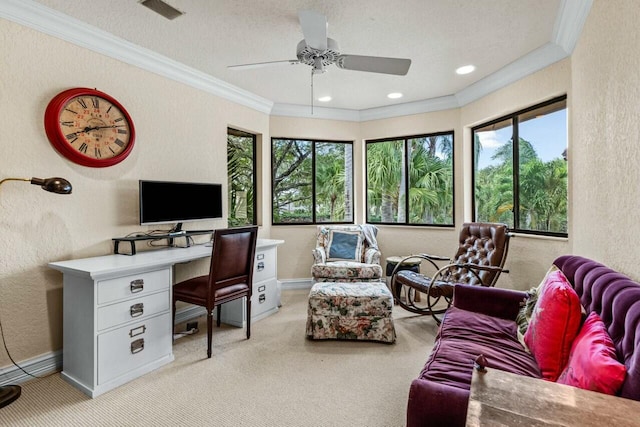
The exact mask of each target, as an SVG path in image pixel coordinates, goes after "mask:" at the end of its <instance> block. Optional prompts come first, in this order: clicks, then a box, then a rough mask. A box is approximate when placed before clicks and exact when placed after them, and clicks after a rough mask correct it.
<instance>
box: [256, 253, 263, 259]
mask: <svg viewBox="0 0 640 427" xmlns="http://www.w3.org/2000/svg"><path fill="white" fill-rule="evenodd" d="M256 259H257V260H261V259H264V254H258V255H256Z"/></svg>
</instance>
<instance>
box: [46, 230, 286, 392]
mask: <svg viewBox="0 0 640 427" xmlns="http://www.w3.org/2000/svg"><path fill="white" fill-rule="evenodd" d="M282 243H284V241H283V240H270V239H258V241H257V244H256V261H255V263H254V264H255V270H254V280H253V287H254V290H253V296H252V301H251V302H252V304H251V305H252V310H251V311H252V316H251V318H252V320H257V319H260V318H262V317H264V316H267V315H269V314H272V313H274V312H276V311H278V306H279V304H280V298H279V287H278V282H277V268H276V266H277V256H276V248H277V246H278V245H280V244H282ZM211 250H212V248H211V247H207V246H204V245H198V246H192V247H189V248H169V249H157V250H151V251H145V252H140V253H137V254H136V255H134V256H126V255H106V256H99V257H92V258H84V259H76V260H69V261H60V262H52V263H49V264H48V265H49V267H51V268H53V269H56V270H58V271H61V272H62V273H63V282H64V292H63V304H64V307H63V316H64V317H63V323H64V326H63V328H64V330H63V334H64V335H63V371H62V377H63V378H64V379H65V380H67V381H68V382H70V383H71V384H73V385H74V386H76V387H78V388H79V389H80V390H82V391H83V392H84V393H86V394H87V395H89V396H91V397H96V396H98V395H100V394H102V393H104V392H106V391H109V390H111V389H113V388H115V387H118V386H120V385H122V384H124V383H126V382H128V381H131V380H132V379H134V378H137V377H139V376H141V375H143V374H145V373H147V372H150V371H152V370H154V369H157V368H159V367H160V366H163V365H165V364H167V363H169V362H171V361H172V360H173V359H174V357H173V352H172V348H171V347H172V341H173V325H172V293H171V285H172V283H173V268H172V267H173V266H174V265H175V264H178V263H183V262H188V261H193V260H196V259H200V258H206V257H209V256H211ZM242 301H243V300H237V304H233V303H235V302H236V301H232V302H229V303H227V304H225V305H224V306H223V310H222V312H221V316H222V319H223V321H225V323H230V324H234V325H236V326H242V325H243V320H244V315H245V312H244V304H243V303H242ZM227 306H228V307H227ZM253 307H255V310H254V309H253Z"/></svg>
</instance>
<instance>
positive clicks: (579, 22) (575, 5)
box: [552, 0, 593, 55]
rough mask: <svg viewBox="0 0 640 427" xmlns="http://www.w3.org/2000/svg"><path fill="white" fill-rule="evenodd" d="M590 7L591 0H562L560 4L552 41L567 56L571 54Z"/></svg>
mask: <svg viewBox="0 0 640 427" xmlns="http://www.w3.org/2000/svg"><path fill="white" fill-rule="evenodd" d="M592 5H593V0H562V1H561V2H560V8H559V11H558V17H557V18H556V22H555V25H554V27H553V38H552V40H553V42H554V43H555V44H557V45H558V46H560V47H562V48H563V49H564V51H565V52H566V53H567V55H571V54H572V53H573V49H575V47H576V43H578V38H579V37H580V34H581V33H582V28H583V27H584V23H585V22H586V21H587V16H588V15H589V11H590V10H591V6H592Z"/></svg>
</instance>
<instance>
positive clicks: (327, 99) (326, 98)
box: [318, 95, 332, 102]
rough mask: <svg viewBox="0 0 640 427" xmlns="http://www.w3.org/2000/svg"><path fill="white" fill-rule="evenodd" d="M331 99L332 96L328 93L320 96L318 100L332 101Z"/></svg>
mask: <svg viewBox="0 0 640 427" xmlns="http://www.w3.org/2000/svg"><path fill="white" fill-rule="evenodd" d="M331 99H332V98H331V97H330V96H329V95H326V96H321V97H320V98H318V101H320V102H329V101H331Z"/></svg>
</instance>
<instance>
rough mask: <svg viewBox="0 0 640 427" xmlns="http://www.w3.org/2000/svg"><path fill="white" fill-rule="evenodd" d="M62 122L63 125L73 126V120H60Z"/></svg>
mask: <svg viewBox="0 0 640 427" xmlns="http://www.w3.org/2000/svg"><path fill="white" fill-rule="evenodd" d="M60 124H61V125H62V126H73V122H72V121H71V122H68V121H67V122H60Z"/></svg>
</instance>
